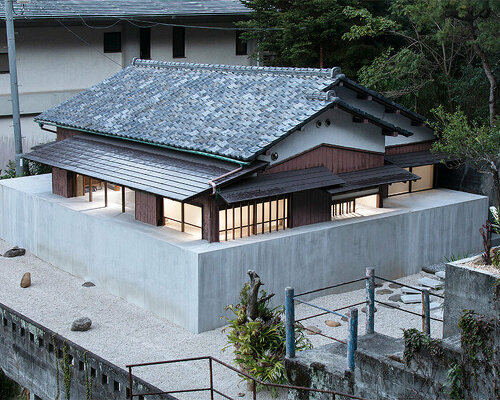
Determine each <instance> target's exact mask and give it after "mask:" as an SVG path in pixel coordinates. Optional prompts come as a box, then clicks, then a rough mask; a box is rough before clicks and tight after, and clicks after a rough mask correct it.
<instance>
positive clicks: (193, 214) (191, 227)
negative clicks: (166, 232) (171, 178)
mask: <svg viewBox="0 0 500 400" xmlns="http://www.w3.org/2000/svg"><path fill="white" fill-rule="evenodd" d="M163 210H164V214H165V215H164V217H165V226H167V227H169V228H172V229H175V230H177V231H181V232H186V233H189V234H190V235H194V236H196V237H198V238H199V239H201V236H202V218H203V216H202V208H201V207H198V206H196V205H194V204H188V203H181V202H179V201H175V200H170V199H163Z"/></svg>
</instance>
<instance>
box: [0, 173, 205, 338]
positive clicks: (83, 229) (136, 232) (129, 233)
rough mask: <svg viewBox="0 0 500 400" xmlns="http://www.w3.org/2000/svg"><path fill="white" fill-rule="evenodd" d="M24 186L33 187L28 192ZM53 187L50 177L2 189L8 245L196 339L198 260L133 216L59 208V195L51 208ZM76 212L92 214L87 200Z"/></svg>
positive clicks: (0, 219) (1, 223) (0, 207)
mask: <svg viewBox="0 0 500 400" xmlns="http://www.w3.org/2000/svg"><path fill="white" fill-rule="evenodd" d="M23 180H24V181H25V183H26V184H28V185H21V184H22V183H23ZM50 185H51V175H50V174H49V175H44V176H37V177H26V178H19V179H11V180H7V181H0V237H1V238H2V239H4V240H6V241H8V242H10V243H13V244H16V245H19V246H22V247H25V248H26V249H27V250H28V251H30V252H32V253H33V254H35V255H36V256H37V257H39V258H41V259H43V260H45V261H47V262H49V263H51V264H53V265H55V266H57V267H58V268H61V269H63V270H64V271H67V272H69V273H71V274H73V275H76V276H79V277H81V278H82V279H84V280H90V281H92V282H94V283H95V284H97V285H99V286H102V287H104V288H106V289H107V290H108V291H110V292H111V293H113V294H116V295H118V296H120V297H122V298H124V299H126V300H127V301H130V302H131V303H134V304H137V305H139V306H141V307H144V308H146V309H148V310H150V311H152V312H154V313H155V314H157V315H160V316H163V317H166V318H168V319H169V320H171V321H172V322H175V323H178V324H180V325H182V326H184V327H186V328H188V329H189V330H191V331H197V330H198V326H197V315H198V309H197V304H198V301H197V290H196V289H197V265H196V261H197V258H196V255H195V254H193V253H191V252H189V251H187V250H185V249H183V248H182V247H179V246H176V245H175V244H171V243H168V242H165V241H163V240H160V239H159V238H157V237H155V236H153V235H151V234H148V229H146V228H148V227H147V225H144V224H140V223H136V222H135V221H133V216H131V215H128V214H127V215H122V216H120V217H116V216H114V215H120V214H119V213H118V214H112V215H108V214H105V215H101V214H99V213H96V212H92V210H91V211H84V210H75V209H72V208H68V207H65V206H63V205H61V204H60V203H57V201H58V200H59V198H57V197H56V196H54V195H52V194H49V195H48V196H49V197H51V200H48V199H47V198H46V197H45V196H44V193H46V191H47V187H49V188H50ZM19 186H24V187H28V186H29V190H30V191H31V193H26V192H24V191H20V190H18V189H17V188H16V187H19ZM36 192H39V193H36ZM40 192H41V193H40ZM54 200H55V201H54ZM60 200H61V201H63V199H62V198H60ZM74 200H78V199H74ZM76 204H77V205H79V206H80V207H84V209H85V208H86V209H87V210H88V209H89V208H90V207H91V205H90V204H89V203H85V202H84V201H82V200H80V202H79V203H76ZM94 211H95V210H94ZM98 211H99V210H98ZM107 211H109V212H112V210H107ZM127 218H128V219H127ZM130 220H132V221H130ZM82 282H83V281H82ZM123 317H124V318H126V316H123Z"/></svg>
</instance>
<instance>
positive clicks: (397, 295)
mask: <svg viewBox="0 0 500 400" xmlns="http://www.w3.org/2000/svg"><path fill="white" fill-rule="evenodd" d="M389 300H390V301H401V295H400V294H393V295H392V296H389Z"/></svg>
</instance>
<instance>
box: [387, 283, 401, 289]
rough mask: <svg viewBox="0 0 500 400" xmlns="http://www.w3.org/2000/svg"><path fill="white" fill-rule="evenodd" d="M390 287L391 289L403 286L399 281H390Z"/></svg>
mask: <svg viewBox="0 0 500 400" xmlns="http://www.w3.org/2000/svg"><path fill="white" fill-rule="evenodd" d="M389 287H390V288H391V289H401V288H402V287H403V286H401V285H400V284H399V283H389Z"/></svg>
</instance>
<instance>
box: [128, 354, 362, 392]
mask: <svg viewBox="0 0 500 400" xmlns="http://www.w3.org/2000/svg"><path fill="white" fill-rule="evenodd" d="M203 360H208V361H209V367H210V387H208V388H199V389H184V390H174V391H168V392H167V391H165V392H148V393H138V394H134V393H133V391H132V368H136V367H146V366H154V365H164V364H174V363H181V362H191V361H203ZM213 362H215V363H217V364H220V365H222V366H223V367H225V368H228V369H230V370H231V371H234V372H236V373H237V374H238V375H241V376H244V377H245V378H247V379H250V380H251V381H252V382H253V383H254V384H253V385H252V386H253V387H252V391H253V400H256V399H257V384H259V385H262V386H265V387H274V388H281V389H292V390H298V391H307V392H314V393H323V394H330V395H332V400H335V399H336V396H343V397H345V398H348V399H355V400H368V399H366V398H363V397H357V396H354V395H350V394H346V393H340V392H335V391H332V390H324V389H314V388H308V387H303V386H293V385H284V384H279V383H270V382H263V381H261V380H260V379H257V378H254V377H253V376H251V375H249V374H248V373H246V372H244V371H240V370H238V369H236V368H235V367H233V366H232V365H229V364H227V363H225V362H223V361H220V360H218V359H217V358H215V357H212V356H202V357H191V358H181V359H176V360H167V361H154V362H147V363H139V364H129V365H127V368H128V370H129V381H130V389H129V390H130V392H129V398H130V400H133V399H134V397H139V396H154V395H156V396H158V395H164V394H173V393H186V392H202V391H205V392H206V391H210V394H211V399H213V398H214V393H216V394H218V395H220V396H222V397H225V398H226V399H229V400H235V399H233V398H232V397H229V396H227V395H225V394H223V393H221V392H220V391H218V390H217V389H215V388H214V387H213V371H212V363H213Z"/></svg>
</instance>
